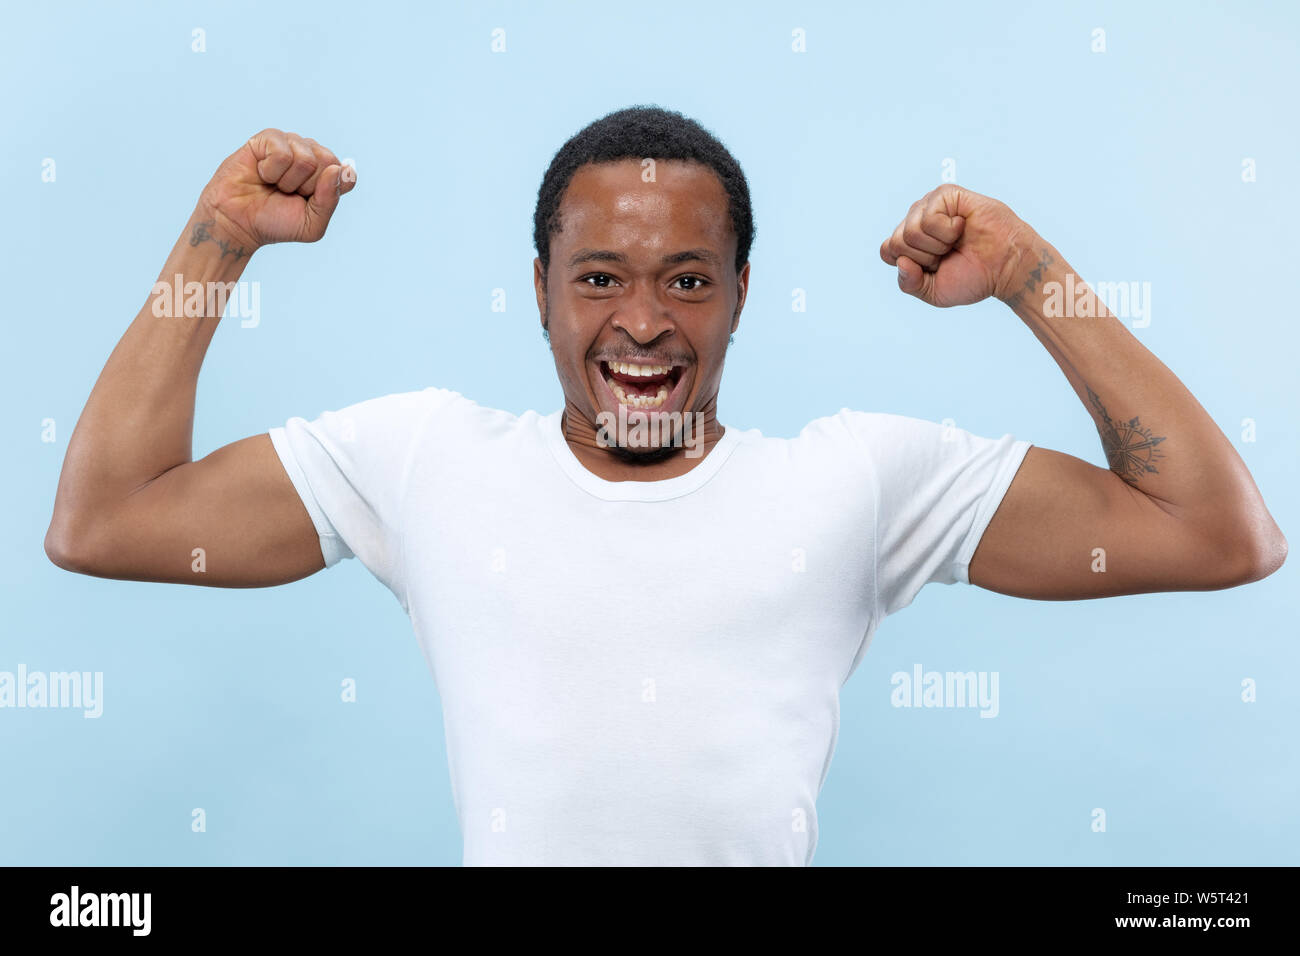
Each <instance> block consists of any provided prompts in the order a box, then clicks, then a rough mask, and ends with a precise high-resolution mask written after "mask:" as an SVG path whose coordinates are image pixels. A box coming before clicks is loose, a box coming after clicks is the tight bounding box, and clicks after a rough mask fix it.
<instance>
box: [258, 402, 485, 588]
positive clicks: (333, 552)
mask: <svg viewBox="0 0 1300 956" xmlns="http://www.w3.org/2000/svg"><path fill="white" fill-rule="evenodd" d="M458 398H460V395H459V394H458V393H456V392H451V391H447V390H445V389H438V388H429V389H425V390H424V391H419V392H402V393H398V394H394V395H386V396H383V397H382V398H372V399H368V400H366V401H363V402H358V403H357V404H355V405H349V406H347V407H346V408H342V409H339V410H337V411H328V412H324V413H322V414H321V415H320V416H319V417H318V418H316V419H315V420H313V421H307V420H306V419H303V418H290V419H289V420H288V421H287V422H286V423H285V424H284V425H283V426H280V427H276V428H272V429H270V430H269V432H268V434H269V435H270V437H271V444H272V445H274V446H275V450H276V453H277V454H278V455H279V456H280V462H281V464H283V465H284V470H285V472H286V473H287V474H288V475H289V479H290V481H292V482H293V486H294V488H295V489H296V490H297V492H298V496H299V497H300V498H301V499H302V503H303V505H304V506H305V507H306V509H307V513H308V514H309V515H311V520H312V524H314V525H315V527H316V533H317V534H318V535H319V536H320V548H321V555H322V557H324V559H325V566H326V567H332V566H333V565H335V564H337V563H338V562H339V561H341V560H343V559H344V558H351V557H356V558H359V559H360V560H361V563H362V564H364V565H365V566H366V568H368V569H369V570H370V571H371V573H373V574H374V575H375V577H376V578H378V579H379V580H380V581H381V582H382V583H383V584H384V585H385V586H387V587H388V588H389V590H391V591H392V592H393V593H394V594H395V595H396V596H397V599H398V600H399V601H400V602H401V603H402V606H403V607H405V606H406V600H405V582H404V581H403V579H402V571H403V569H402V566H401V546H402V541H401V532H402V526H403V523H404V522H403V520H402V508H403V503H404V499H405V495H406V485H407V479H408V475H409V473H410V468H411V463H412V459H413V456H414V454H415V452H416V449H417V447H418V445H419V442H420V439H421V435H422V433H423V431H424V428H425V426H426V423H427V421H428V419H429V418H430V416H431V415H433V414H434V413H436V412H437V411H439V410H440V409H443V408H445V407H447V406H448V405H450V404H451V403H452V402H453V401H454V400H455V399H458Z"/></svg>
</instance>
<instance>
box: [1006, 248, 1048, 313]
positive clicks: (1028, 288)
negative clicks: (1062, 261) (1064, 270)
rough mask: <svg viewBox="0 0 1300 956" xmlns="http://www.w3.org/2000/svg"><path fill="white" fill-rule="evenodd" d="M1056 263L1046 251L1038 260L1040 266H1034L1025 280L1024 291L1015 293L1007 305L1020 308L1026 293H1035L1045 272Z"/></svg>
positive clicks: (1019, 290) (1018, 290)
mask: <svg viewBox="0 0 1300 956" xmlns="http://www.w3.org/2000/svg"><path fill="white" fill-rule="evenodd" d="M1055 262H1056V259H1055V258H1054V257H1053V256H1052V254H1051V253H1050V252H1048V251H1047V250H1046V249H1044V250H1043V252H1042V255H1041V256H1039V258H1038V265H1036V266H1034V268H1033V269H1031V270H1030V272H1029V278H1027V279H1025V285H1024V288H1023V290H1022V289H1017V290H1016V291H1015V292H1013V293H1012V294H1011V297H1010V298H1008V299H1007V305H1009V306H1011V307H1012V308H1013V309H1014V308H1016V307H1017V306H1019V305H1020V303H1021V302H1023V301H1024V295H1025V293H1026V292H1033V291H1035V290H1036V289H1037V288H1038V286H1039V284H1040V283H1041V282H1042V281H1043V270H1044V269H1046V268H1047V267H1048V266H1050V265H1052V264H1053V263H1055Z"/></svg>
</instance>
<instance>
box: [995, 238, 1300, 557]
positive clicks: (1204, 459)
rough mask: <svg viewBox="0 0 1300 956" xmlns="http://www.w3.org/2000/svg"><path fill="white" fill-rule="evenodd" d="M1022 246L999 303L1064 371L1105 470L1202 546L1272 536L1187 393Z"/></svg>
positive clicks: (1239, 466) (1232, 455) (1049, 258)
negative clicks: (1092, 428)
mask: <svg viewBox="0 0 1300 956" xmlns="http://www.w3.org/2000/svg"><path fill="white" fill-rule="evenodd" d="M1029 240H1030V241H1027V242H1025V243H1023V244H1022V245H1021V246H1020V250H1019V251H1020V254H1019V257H1018V261H1017V263H1016V265H1015V266H1014V275H1013V281H1012V282H1009V283H1008V286H1007V288H1008V290H1009V291H1008V292H1007V293H1006V294H1004V295H1003V299H1004V301H1005V302H1006V303H1007V305H1009V306H1010V307H1011V308H1012V309H1013V310H1014V311H1015V313H1016V314H1017V315H1018V316H1019V317H1020V318H1021V319H1022V320H1023V321H1024V322H1025V324H1026V325H1028V326H1029V328H1030V330H1031V331H1032V332H1033V333H1034V335H1035V336H1037V337H1038V339H1039V341H1040V342H1042V343H1043V345H1044V346H1045V347H1046V348H1047V350H1048V352H1050V353H1051V355H1052V357H1053V358H1054V359H1055V360H1056V362H1057V364H1058V365H1059V366H1060V367H1061V371H1062V372H1064V373H1065V376H1066V378H1067V379H1068V380H1069V382H1070V384H1071V386H1073V388H1074V391H1075V393H1076V394H1077V395H1078V396H1079V399H1080V401H1081V402H1083V405H1084V407H1085V408H1086V409H1087V410H1088V413H1089V414H1090V415H1091V416H1092V419H1093V421H1094V423H1095V424H1096V426H1097V430H1098V433H1099V434H1100V436H1101V440H1102V446H1103V449H1104V451H1105V454H1106V459H1107V463H1108V465H1109V467H1110V469H1111V471H1113V472H1114V473H1115V474H1116V475H1118V476H1119V477H1120V478H1122V479H1123V480H1124V481H1126V482H1127V483H1128V484H1129V485H1130V486H1131V487H1133V488H1134V489H1136V490H1137V491H1139V492H1141V493H1143V494H1144V495H1146V496H1147V497H1148V498H1150V499H1151V500H1152V501H1153V502H1154V503H1156V504H1158V505H1159V506H1160V507H1161V508H1163V509H1164V510H1165V511H1167V512H1169V513H1170V514H1171V515H1173V516H1174V517H1177V518H1179V519H1180V520H1183V521H1187V522H1190V523H1192V524H1193V525H1194V526H1195V527H1196V528H1198V529H1200V530H1201V531H1203V532H1204V534H1205V535H1206V536H1207V540H1214V541H1218V542H1222V543H1223V545H1224V546H1225V547H1228V546H1235V545H1236V544H1245V545H1248V546H1249V545H1251V544H1252V543H1253V542H1269V541H1271V540H1273V539H1274V537H1277V538H1280V533H1279V532H1278V530H1277V526H1276V525H1275V524H1274V522H1273V520H1272V518H1271V516H1270V515H1269V513H1268V510H1267V509H1266V508H1265V506H1264V503H1263V500H1262V498H1261V497H1260V494H1259V490H1258V489H1257V488H1256V486H1255V483H1254V481H1253V479H1252V478H1251V476H1250V473H1249V471H1247V469H1246V466H1245V464H1244V463H1243V462H1242V460H1241V458H1240V456H1239V455H1238V454H1237V452H1236V449H1234V448H1233V447H1232V444H1231V442H1229V441H1228V439H1227V437H1226V436H1225V435H1224V434H1223V432H1222V431H1221V430H1220V429H1219V427H1218V426H1217V425H1216V424H1215V422H1214V420H1213V419H1212V418H1211V417H1210V415H1209V414H1208V413H1207V412H1206V411H1205V409H1204V408H1202V407H1201V405H1200V403H1199V402H1198V401H1197V400H1196V398H1195V397H1194V396H1193V395H1192V394H1191V392H1190V391H1188V390H1187V388H1186V386H1184V385H1183V383H1182V382H1181V381H1179V380H1178V378H1177V376H1175V375H1174V373H1173V372H1171V371H1170V370H1169V369H1168V368H1167V367H1166V366H1165V365H1164V364H1163V363H1162V362H1161V361H1160V360H1159V359H1158V358H1156V357H1155V355H1153V354H1152V353H1151V352H1150V351H1148V350H1147V348H1146V347H1145V346H1143V345H1142V343H1141V342H1139V341H1138V340H1137V338H1136V337H1135V336H1134V335H1133V334H1132V332H1130V331H1129V329H1128V328H1127V327H1126V325H1125V324H1124V323H1123V322H1122V321H1120V320H1119V319H1118V318H1116V317H1115V316H1114V315H1112V314H1111V312H1110V311H1109V310H1108V309H1107V308H1106V305H1105V303H1104V302H1103V301H1102V300H1101V299H1099V298H1098V297H1097V296H1096V295H1095V294H1094V293H1093V291H1092V289H1091V287H1088V286H1085V284H1084V282H1083V280H1082V279H1081V278H1080V277H1079V276H1078V275H1077V274H1075V273H1074V271H1073V269H1072V268H1071V267H1070V265H1069V263H1068V262H1066V260H1065V257H1064V256H1062V255H1061V253H1060V252H1059V251H1058V250H1057V249H1056V248H1054V247H1053V246H1052V245H1051V244H1050V243H1048V242H1046V241H1044V240H1042V239H1041V237H1039V236H1037V235H1036V234H1030V235H1029ZM1067 277H1069V278H1067ZM1053 283H1055V285H1053ZM1070 288H1073V290H1074V292H1073V295H1072V296H1070V298H1069V299H1068V300H1067V299H1066V291H1067V290H1068V289H1070ZM1081 289H1082V291H1080V290H1081Z"/></svg>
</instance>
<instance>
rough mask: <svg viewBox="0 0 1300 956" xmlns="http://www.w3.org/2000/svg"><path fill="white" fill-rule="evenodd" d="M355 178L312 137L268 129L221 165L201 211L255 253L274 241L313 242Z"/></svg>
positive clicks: (201, 199)
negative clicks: (259, 248)
mask: <svg viewBox="0 0 1300 956" xmlns="http://www.w3.org/2000/svg"><path fill="white" fill-rule="evenodd" d="M355 184H356V173H355V172H354V171H353V169H352V167H350V166H348V167H345V166H343V164H342V163H340V162H339V159H338V157H337V156H335V155H334V154H333V153H332V152H330V151H329V150H328V149H326V148H325V147H324V146H322V145H321V144H320V143H318V142H316V141H315V140H314V139H308V138H307V137H305V136H299V135H297V134H296V133H286V132H283V131H282V130H278V129H264V130H262V132H260V133H258V134H257V135H255V136H254V137H252V138H251V139H250V140H249V141H248V142H247V143H245V144H244V145H243V146H241V147H240V148H239V149H237V150H236V151H235V152H233V153H232V154H231V155H230V156H228V157H227V158H226V160H225V162H223V163H222V164H221V166H220V167H218V169H217V172H216V174H215V175H214V176H213V177H212V181H211V182H210V183H208V185H207V187H206V188H205V189H204V190H203V194H202V195H201V196H200V197H199V206H198V208H199V214H200V216H202V217H203V218H204V219H205V220H208V221H211V222H213V223H214V226H213V227H212V228H213V229H214V230H215V231H217V232H219V233H225V234H227V237H228V238H229V239H230V240H231V241H233V242H235V243H239V244H241V245H242V246H243V249H244V250H245V254H248V255H251V254H252V252H253V250H255V249H257V248H258V247H259V246H264V245H268V244H269V243H272V242H315V241H316V240H317V239H319V238H320V237H321V236H323V235H325V227H326V226H327V225H328V224H329V220H330V216H332V215H333V214H334V209H335V207H336V206H338V202H339V197H340V196H342V195H343V194H344V193H346V192H349V191H351V189H352V187H353V186H354V185H355Z"/></svg>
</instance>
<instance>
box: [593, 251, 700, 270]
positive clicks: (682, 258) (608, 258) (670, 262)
mask: <svg viewBox="0 0 1300 956" xmlns="http://www.w3.org/2000/svg"><path fill="white" fill-rule="evenodd" d="M694 260H698V261H700V262H707V263H709V264H710V265H714V266H717V265H720V264H721V260H719V259H718V257H717V256H716V255H714V254H713V253H712V252H710V251H709V250H708V249H685V250H683V251H681V252H673V253H669V254H668V255H666V256H664V257H663V258H662V259H661V260H659V261H660V262H662V263H663V264H664V265H666V266H674V265H677V264H678V263H681V262H691V261H694ZM584 262H617V263H619V264H621V265H627V256H625V255H623V253H621V252H614V251H613V250H611V249H579V250H578V251H577V252H575V253H574V254H573V257H572V258H571V259H570V260H569V267H570V268H572V267H574V266H577V265H581V264H582V263H584Z"/></svg>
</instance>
